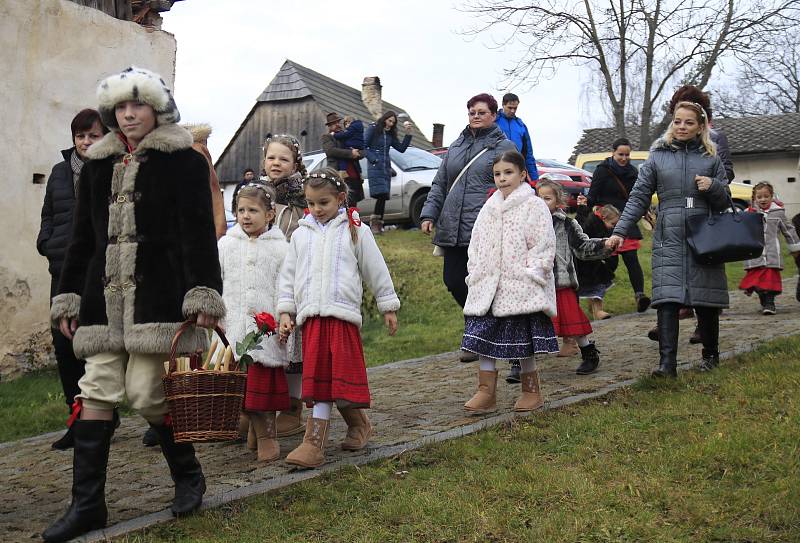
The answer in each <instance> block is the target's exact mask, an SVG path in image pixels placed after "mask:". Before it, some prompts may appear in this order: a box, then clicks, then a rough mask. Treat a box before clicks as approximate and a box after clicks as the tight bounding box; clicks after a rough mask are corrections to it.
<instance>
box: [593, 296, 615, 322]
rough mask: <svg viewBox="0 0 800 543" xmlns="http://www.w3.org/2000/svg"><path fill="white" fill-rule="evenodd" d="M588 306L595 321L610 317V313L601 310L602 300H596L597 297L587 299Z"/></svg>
mask: <svg viewBox="0 0 800 543" xmlns="http://www.w3.org/2000/svg"><path fill="white" fill-rule="evenodd" d="M589 307H590V308H591V310H592V317H593V318H594V320H596V321H601V320H605V319H609V318H611V313H606V312H605V311H603V300H598V299H597V298H591V299H590V300H589Z"/></svg>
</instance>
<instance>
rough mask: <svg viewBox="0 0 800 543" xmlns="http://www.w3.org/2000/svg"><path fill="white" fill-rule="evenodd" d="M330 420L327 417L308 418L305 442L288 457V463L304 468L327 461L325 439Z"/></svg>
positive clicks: (313, 466)
mask: <svg viewBox="0 0 800 543" xmlns="http://www.w3.org/2000/svg"><path fill="white" fill-rule="evenodd" d="M329 425H330V421H328V420H325V419H315V418H314V417H308V419H306V435H305V436H303V442H302V443H301V444H300V445H298V446H297V448H296V449H295V450H293V451H292V452H290V453H289V455H288V456H287V457H286V463H287V464H292V465H293V466H300V467H303V468H318V467H320V466H321V465H322V464H324V463H325V440H326V439H327V437H328V426H329Z"/></svg>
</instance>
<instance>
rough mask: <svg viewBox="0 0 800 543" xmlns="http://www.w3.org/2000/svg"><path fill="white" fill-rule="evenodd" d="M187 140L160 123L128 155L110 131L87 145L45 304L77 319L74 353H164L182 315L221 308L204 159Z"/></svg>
mask: <svg viewBox="0 0 800 543" xmlns="http://www.w3.org/2000/svg"><path fill="white" fill-rule="evenodd" d="M191 145H192V138H191V136H190V135H189V133H188V132H187V131H186V130H184V129H183V128H181V127H179V126H177V125H174V124H166V125H163V126H160V127H158V128H156V129H155V130H153V131H152V132H150V133H149V134H148V135H147V136H145V137H144V139H142V141H141V142H140V143H139V145H138V147H137V148H136V150H135V151H134V152H133V153H132V154H131V155H128V154H126V149H125V146H124V144H123V143H122V141H120V139H119V137H118V136H117V133H116V132H111V133H109V134H106V136H105V137H104V138H103V139H102V140H100V141H98V142H97V143H95V144H94V145H92V146H91V148H90V149H89V152H88V154H87V155H88V158H89V159H91V160H90V161H89V162H87V163H86V164H85V165H84V167H83V170H82V172H81V178H80V181H79V187H78V202H77V205H76V207H75V226H74V230H73V235H72V242H71V244H70V246H69V249H68V250H67V254H66V259H65V261H64V269H63V271H62V274H61V281H60V284H59V288H58V292H59V294H58V295H57V296H56V297H55V298H54V299H53V305H52V308H51V312H50V314H51V318H52V320H53V322H54V323H57V322H58V321H59V320H60V319H62V318H78V320H79V328H78V330H77V332H76V334H75V338H74V340H73V347H74V350H75V355H76V356H78V357H79V358H86V357H88V356H92V355H95V354H98V353H102V352H109V351H117V352H119V351H127V352H129V353H167V352H169V348H170V343H171V341H172V337H173V336H174V334H175V332H176V331H177V329H178V327H179V326H180V324H181V322H182V321H183V320H184V319H186V318H187V317H189V316H192V315H196V314H197V313H199V312H204V313H207V314H209V315H211V316H214V317H218V318H221V317H223V316H224V315H225V306H224V304H223V302H222V297H221V295H220V294H221V291H222V279H221V274H220V267H219V258H218V256H217V242H216V236H215V232H214V217H213V212H212V206H211V191H210V189H209V183H208V164H207V162H206V160H205V158H203V157H202V156H201V155H200V154H199V153H197V152H196V151H194V150H193V149H192V148H191ZM126 162H127V164H126ZM207 340H208V335H207V332H206V331H205V330H203V329H200V328H197V329H195V328H190V329H189V330H188V331H187V332H185V333H184V334H183V335H182V336H181V341H180V342H179V344H178V350H179V352H193V351H194V350H196V349H198V348H203V347H205V346H206V344H207Z"/></svg>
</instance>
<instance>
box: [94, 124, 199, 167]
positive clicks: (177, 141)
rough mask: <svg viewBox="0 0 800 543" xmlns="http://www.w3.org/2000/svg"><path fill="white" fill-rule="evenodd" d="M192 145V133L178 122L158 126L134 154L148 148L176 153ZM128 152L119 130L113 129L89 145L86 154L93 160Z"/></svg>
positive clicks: (140, 143)
mask: <svg viewBox="0 0 800 543" xmlns="http://www.w3.org/2000/svg"><path fill="white" fill-rule="evenodd" d="M191 146H192V135H191V134H189V132H188V131H187V130H186V129H185V128H181V127H180V126H178V125H177V124H165V125H162V126H158V127H156V128H155V129H153V131H152V132H150V133H149V134H147V135H146V136H145V137H144V138H142V141H140V142H139V145H138V146H137V147H136V149H135V150H134V151H133V154H135V155H141V154H143V153H144V152H145V151H147V150H148V149H152V150H154V151H161V152H162V153H174V152H175V151H180V150H182V149H188V148H189V147H191ZM127 152H128V150H127V149H126V148H125V144H124V143H123V142H122V140H121V139H120V138H119V132H118V131H116V130H113V131H111V132H109V133H108V134H106V135H105V136H103V139H101V140H100V141H98V142H97V143H95V144H94V145H92V146H91V147H89V150H88V151H87V152H86V156H87V158H89V159H91V160H101V159H104V158H108V157H111V156H117V155H124V154H125V153H127Z"/></svg>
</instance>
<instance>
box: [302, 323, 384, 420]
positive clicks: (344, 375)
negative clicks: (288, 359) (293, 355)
mask: <svg viewBox="0 0 800 543" xmlns="http://www.w3.org/2000/svg"><path fill="white" fill-rule="evenodd" d="M303 401H304V402H306V405H308V406H309V407H311V406H312V405H313V404H314V402H336V404H337V405H338V406H348V407H369V406H370V396H369V385H368V384H367V366H366V363H365V362H364V350H363V349H362V347H361V334H360V333H359V331H358V327H357V326H356V325H355V324H352V323H349V322H345V321H343V320H340V319H337V318H334V317H312V318H310V319H308V320H307V321H305V322H304V323H303Z"/></svg>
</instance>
